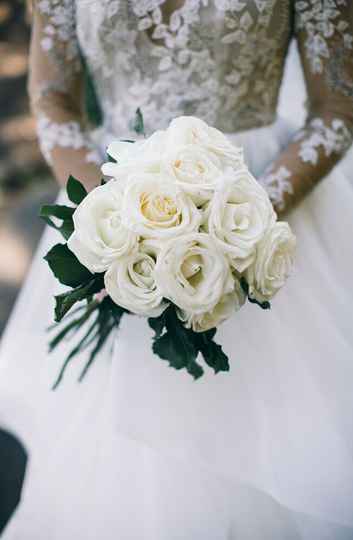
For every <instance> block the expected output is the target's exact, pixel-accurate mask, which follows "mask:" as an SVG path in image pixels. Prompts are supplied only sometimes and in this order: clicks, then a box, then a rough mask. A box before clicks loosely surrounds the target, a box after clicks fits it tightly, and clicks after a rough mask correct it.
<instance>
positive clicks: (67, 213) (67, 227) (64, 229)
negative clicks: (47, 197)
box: [39, 204, 75, 240]
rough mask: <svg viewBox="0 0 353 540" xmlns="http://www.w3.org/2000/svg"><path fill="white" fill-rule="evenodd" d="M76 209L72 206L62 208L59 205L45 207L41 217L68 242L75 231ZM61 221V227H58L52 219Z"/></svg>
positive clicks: (42, 209) (41, 210) (41, 211)
mask: <svg viewBox="0 0 353 540" xmlns="http://www.w3.org/2000/svg"><path fill="white" fill-rule="evenodd" d="M74 211H75V209H74V208H71V207H70V206H61V205H58V204H55V205H54V204H53V205H49V204H47V205H44V206H42V208H41V209H40V213H39V216H40V217H41V218H42V219H43V220H44V221H45V222H46V223H47V225H49V226H50V227H53V229H56V230H57V231H58V232H60V233H61V234H62V236H63V237H64V239H65V240H68V239H69V238H70V236H71V234H72V233H73V231H74V223H73V220H72V215H73V213H74ZM52 217H54V218H57V219H61V220H62V223H61V225H57V224H56V223H55V222H54V221H53V220H52V219H51V218H52Z"/></svg>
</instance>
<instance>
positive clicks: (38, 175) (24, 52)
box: [0, 0, 57, 534]
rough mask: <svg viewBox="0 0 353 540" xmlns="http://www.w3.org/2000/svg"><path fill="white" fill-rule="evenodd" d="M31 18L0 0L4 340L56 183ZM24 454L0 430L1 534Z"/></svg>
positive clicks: (21, 5) (15, 2)
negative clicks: (37, 110) (38, 129)
mask: <svg viewBox="0 0 353 540" xmlns="http://www.w3.org/2000/svg"><path fill="white" fill-rule="evenodd" d="M29 37H30V21H29V17H28V15H27V13H26V6H25V1H24V0H0V246H1V249H0V339H1V334H2V332H3V330H4V327H5V325H6V321H7V319H8V317H9V314H10V312H11V308H12V306H13V303H14V301H15V299H16V296H17V294H18V291H19V289H20V287H21V283H22V281H23V279H24V277H25V275H26V272H27V269H28V266H29V264H30V261H31V258H32V255H33V252H34V249H35V247H36V245H37V243H38V240H39V238H40V235H41V232H42V227H43V225H42V223H41V220H40V219H38V217H37V215H38V210H39V207H40V205H41V204H42V203H44V202H49V201H51V200H53V199H54V198H55V196H56V193H57V186H56V183H55V181H54V179H53V177H52V175H51V174H50V171H49V170H48V168H47V166H46V165H45V163H44V161H43V159H42V157H41V154H40V152H39V148H38V144H37V141H36V133H35V122H34V120H33V118H32V117H31V114H30V111H29V104H28V98H27V92H26V86H27V67H28V45H29ZM25 464H26V454H25V452H24V450H23V448H22V447H21V445H20V444H19V442H18V441H16V439H15V438H14V437H13V436H12V435H11V434H9V433H5V432H3V431H1V430H0V534H1V531H2V529H3V527H4V526H5V523H6V522H7V520H8V518H9V516H10V515H11V513H12V511H13V510H14V508H15V506H16V504H17V502H18V498H19V493H20V489H21V485H22V481H23V475H24V470H25Z"/></svg>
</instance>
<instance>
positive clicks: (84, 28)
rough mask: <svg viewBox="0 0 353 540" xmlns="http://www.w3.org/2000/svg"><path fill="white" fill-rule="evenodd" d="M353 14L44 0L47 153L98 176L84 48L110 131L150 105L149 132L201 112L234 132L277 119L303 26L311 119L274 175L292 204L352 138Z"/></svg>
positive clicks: (317, 0) (206, 1) (36, 77)
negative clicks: (86, 106) (87, 110)
mask: <svg viewBox="0 0 353 540" xmlns="http://www.w3.org/2000/svg"><path fill="white" fill-rule="evenodd" d="M352 19H353V15H352V7H351V3H350V2H349V1H348V0H174V1H171V0H131V1H129V2H127V1H123V0H101V1H99V2H98V1H96V0H37V2H36V4H35V21H34V28H33V44H32V55H31V56H32V77H31V79H32V80H31V95H32V101H33V103H34V108H35V110H36V113H37V114H38V117H39V122H38V126H39V136H40V140H41V141H42V148H43V151H44V154H45V156H46V157H47V159H48V160H51V161H52V163H53V166H54V169H55V170H56V171H57V173H58V174H59V176H60V175H61V176H63V169H64V172H65V173H66V172H75V171H77V172H78V176H79V177H81V178H83V179H84V176H85V174H87V171H89V175H90V177H91V178H92V177H93V176H94V175H96V176H97V169H96V168H95V167H93V165H88V164H87V158H88V160H89V161H92V160H93V159H94V155H93V154H92V150H93V143H92V141H91V139H90V135H89V131H87V127H86V125H85V122H84V112H83V107H82V103H83V90H82V70H81V58H80V51H81V52H82V54H83V55H84V57H85V60H86V62H87V64H88V66H89V70H90V72H91V74H92V77H93V81H94V84H95V88H96V91H97V94H98V99H99V102H100V105H101V107H102V110H103V116H104V123H103V131H104V133H105V134H106V136H107V138H109V137H110V136H126V135H127V134H128V133H129V131H130V130H131V128H130V126H131V120H132V119H133V117H134V113H135V110H136V108H137V107H138V106H139V107H140V108H141V109H142V111H143V114H144V118H145V123H146V129H147V132H150V131H152V130H155V129H157V128H160V127H164V126H165V125H166V124H167V123H168V122H169V120H170V119H171V118H172V117H174V116H177V115H180V114H192V115H196V116H199V117H201V118H203V119H205V120H206V121H207V122H209V123H211V124H213V125H215V126H216V127H218V128H220V129H222V130H224V131H226V132H230V133H234V132H239V131H243V130H246V129H249V128H254V127H260V126H263V125H267V124H270V123H272V122H273V121H274V119H275V116H276V108H277V101H278V93H279V88H280V85H281V81H282V76H283V69H284V64H285V60H286V54H287V50H288V45H289V43H290V40H291V39H292V37H293V36H295V37H296V39H297V41H298V45H299V50H300V54H301V59H302V65H303V69H304V74H305V78H306V83H307V91H308V120H307V123H306V125H305V126H303V129H302V130H301V131H300V133H298V134H297V135H296V136H294V138H293V141H292V142H291V143H290V144H289V145H288V147H287V148H285V149H283V152H282V153H281V155H279V156H278V159H277V160H276V162H275V163H273V164H272V165H271V166H270V167H269V168H268V170H267V172H266V173H264V175H263V177H262V181H263V182H264V184H265V186H266V187H267V189H268V190H269V193H270V196H271V198H272V200H273V202H274V204H275V205H276V207H277V209H278V210H279V211H282V210H285V209H287V208H288V207H289V206H290V205H291V204H294V203H295V202H297V201H298V200H300V199H301V198H302V197H303V196H304V195H305V194H306V193H307V192H308V191H309V189H311V188H312V187H313V186H314V185H315V184H316V183H317V182H318V181H319V180H320V179H321V178H322V177H323V176H325V175H326V174H327V173H328V172H329V170H330V169H331V168H332V167H333V166H334V164H335V163H336V162H337V160H338V159H339V158H340V157H341V156H342V155H343V154H344V152H345V150H346V149H347V148H348V147H349V145H350V144H351V141H352V131H353V91H352V88H353V60H352V58H353V54H352V52H353V50H352V41H353V30H352ZM63 163H65V166H63ZM69 169H70V170H69Z"/></svg>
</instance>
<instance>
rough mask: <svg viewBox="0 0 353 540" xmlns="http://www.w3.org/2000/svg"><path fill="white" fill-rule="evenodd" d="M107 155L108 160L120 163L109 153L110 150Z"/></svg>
mask: <svg viewBox="0 0 353 540" xmlns="http://www.w3.org/2000/svg"><path fill="white" fill-rule="evenodd" d="M107 157H108V161H110V162H111V163H118V162H117V160H116V159H115V158H113V157H112V156H111V155H110V154H108V152H107Z"/></svg>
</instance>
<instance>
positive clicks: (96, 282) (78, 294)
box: [55, 276, 104, 322]
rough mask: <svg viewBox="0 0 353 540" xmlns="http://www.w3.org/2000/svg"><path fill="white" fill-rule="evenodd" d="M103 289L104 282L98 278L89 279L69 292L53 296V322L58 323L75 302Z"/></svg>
mask: <svg viewBox="0 0 353 540" xmlns="http://www.w3.org/2000/svg"><path fill="white" fill-rule="evenodd" d="M103 288H104V281H103V278H102V277H101V276H99V277H95V278H93V279H91V280H90V281H89V282H88V283H87V284H85V285H80V286H78V287H76V288H75V289H73V290H71V291H68V292H65V293H62V294H59V295H57V296H55V321H56V322H60V321H61V320H62V318H63V317H64V316H65V315H66V313H67V312H68V311H69V310H70V309H71V308H72V306H74V305H75V304H76V302H81V301H82V300H86V299H88V298H89V297H90V296H92V295H93V294H96V293H98V292H100V291H101V290H102V289H103Z"/></svg>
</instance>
